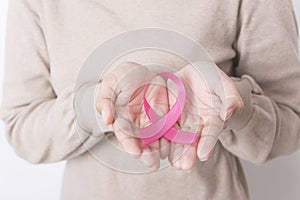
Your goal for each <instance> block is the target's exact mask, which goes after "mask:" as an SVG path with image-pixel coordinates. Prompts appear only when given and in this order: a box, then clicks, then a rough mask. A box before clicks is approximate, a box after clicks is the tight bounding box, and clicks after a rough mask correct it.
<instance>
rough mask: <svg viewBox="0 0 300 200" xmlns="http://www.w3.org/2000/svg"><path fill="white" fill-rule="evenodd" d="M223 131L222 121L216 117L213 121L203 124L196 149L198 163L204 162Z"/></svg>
mask: <svg viewBox="0 0 300 200" xmlns="http://www.w3.org/2000/svg"><path fill="white" fill-rule="evenodd" d="M222 129H223V121H222V120H221V119H220V118H219V117H218V116H217V117H215V119H214V120H212V121H210V122H207V123H205V125H204V127H203V129H202V131H201V135H200V139H199V142H198V147H197V155H198V158H199V160H200V161H206V160H207V159H208V158H209V156H210V155H211V154H212V151H213V149H214V147H215V145H216V143H217V141H218V138H219V135H220V134H221V132H222Z"/></svg>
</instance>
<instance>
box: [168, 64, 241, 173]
mask: <svg viewBox="0 0 300 200" xmlns="http://www.w3.org/2000/svg"><path fill="white" fill-rule="evenodd" d="M216 70H217V73H218V74H217V76H216V77H217V80H209V81H210V82H213V84H211V85H210V87H209V86H208V85H207V83H206V80H205V78H204V77H206V78H209V76H207V75H206V74H200V73H199V71H198V70H196V69H195V67H193V66H192V65H187V66H185V67H184V68H182V69H181V70H179V71H178V72H176V73H175V74H176V75H177V76H178V77H180V78H181V79H182V81H183V82H184V85H185V88H186V104H185V107H184V109H183V113H182V115H181V118H180V119H179V121H178V128H180V129H183V130H185V131H189V132H194V133H199V134H200V137H199V138H200V139H199V141H197V142H195V143H194V144H192V145H182V144H175V143H171V148H170V155H169V161H170V163H172V165H173V166H174V167H175V168H177V169H178V170H190V169H192V167H193V166H194V163H195V160H196V158H197V156H198V158H199V159H200V160H201V161H205V160H207V159H208V157H209V156H210V155H211V154H212V151H213V149H214V146H215V144H216V143H217V141H218V137H219V135H220V134H221V132H222V130H223V127H224V123H225V122H226V121H227V120H228V119H229V118H230V117H231V116H232V114H233V113H234V112H236V111H239V110H241V109H242V108H243V106H244V104H243V101H242V99H241V97H240V95H239V93H238V91H237V90H236V88H235V86H234V84H233V81H232V80H231V79H230V78H229V77H228V76H227V75H226V74H225V73H224V72H223V71H221V70H220V69H219V68H218V67H216ZM214 79H215V78H214ZM212 86H213V87H212ZM173 91H176V89H175V87H174V84H173V83H172V82H171V81H168V96H169V105H170V106H172V105H173V104H174V103H175V101H176V95H174V92H173Z"/></svg>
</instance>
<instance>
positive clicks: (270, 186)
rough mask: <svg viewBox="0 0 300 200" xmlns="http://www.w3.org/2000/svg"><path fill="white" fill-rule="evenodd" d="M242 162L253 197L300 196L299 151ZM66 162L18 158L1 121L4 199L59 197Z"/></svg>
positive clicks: (2, 9)
mask: <svg viewBox="0 0 300 200" xmlns="http://www.w3.org/2000/svg"><path fill="white" fill-rule="evenodd" d="M7 1H8V0H0V101H1V98H2V82H3V70H4V69H3V65H4V57H3V56H4V53H3V50H4V37H5V35H4V34H5V26H6V25H5V21H6V19H5V18H6V9H7ZM20 1H21V0H20ZM294 5H295V7H296V14H298V15H299V16H300V2H299V1H296V0H294ZM299 21H300V20H299ZM299 27H300V25H299ZM299 67H300V66H299ZM243 165H244V167H245V171H246V174H247V178H248V182H249V188H250V192H251V196H252V198H251V199H253V200H270V199H272V200H282V199H286V200H298V199H300V151H298V152H297V153H295V154H293V155H291V156H289V157H285V158H278V159H276V160H274V161H271V162H269V163H267V164H264V165H262V166H260V167H257V166H254V165H251V164H249V163H246V162H243ZM63 166H64V163H63V162H62V163H57V164H51V165H30V164H28V163H26V162H25V161H23V160H22V159H20V158H18V157H17V156H16V155H15V154H14V152H13V150H12V149H11V148H10V146H9V145H8V143H7V141H6V139H5V134H4V128H3V124H2V122H0V199H1V200H40V199H43V200H57V199H59V195H60V187H61V180H62V174H63Z"/></svg>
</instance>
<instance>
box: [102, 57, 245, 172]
mask: <svg viewBox="0 0 300 200" xmlns="http://www.w3.org/2000/svg"><path fill="white" fill-rule="evenodd" d="M216 69H217V78H216V80H214V83H215V84H214V86H213V87H208V85H207V83H206V80H205V78H204V77H206V76H205V74H201V73H199V71H197V70H196V69H195V68H194V67H193V66H192V65H187V66H185V67H183V68H182V69H180V70H179V71H177V72H175V74H176V75H177V76H178V77H180V78H181V80H182V81H183V83H184V85H185V89H186V104H185V106H184V109H183V112H182V115H181V117H180V119H179V120H178V122H177V124H176V125H175V127H176V128H178V129H182V130H185V131H189V132H193V133H195V134H200V137H199V140H197V141H195V142H194V143H193V144H184V145H183V144H176V143H173V142H169V141H167V140H166V139H164V138H161V139H160V140H159V141H156V142H153V143H151V144H150V145H148V146H143V145H142V143H141V140H140V139H139V138H138V133H137V130H136V129H133V128H132V127H133V126H132V123H133V122H134V123H135V125H136V126H138V127H145V126H147V125H149V124H150V121H149V119H148V118H147V115H146V113H145V112H144V111H143V109H142V107H143V89H142V86H143V85H144V84H145V82H146V81H147V80H150V79H151V78H152V77H153V76H154V73H153V72H151V71H150V70H149V69H148V68H146V67H144V66H142V65H139V64H137V63H132V62H125V63H121V64H120V65H118V66H117V67H116V68H115V69H114V70H112V71H110V72H108V74H106V75H105V76H104V77H103V80H102V83H101V92H100V94H99V96H98V98H97V110H98V112H99V113H100V114H102V117H103V120H104V123H106V124H112V125H113V129H114V132H115V135H116V138H117V139H118V141H119V142H120V144H121V145H122V146H123V148H124V150H125V151H127V152H128V153H130V154H133V155H134V156H135V157H136V158H137V159H139V160H140V161H141V162H142V163H143V164H144V165H145V166H147V167H148V168H150V169H153V170H156V169H158V168H159V163H160V158H166V157H168V160H169V162H170V163H171V165H172V166H173V167H175V168H176V169H178V170H191V169H192V168H193V166H194V164H195V161H196V159H197V157H198V158H199V159H200V160H201V161H205V160H207V159H208V158H209V156H210V155H211V154H212V152H213V148H214V146H215V144H216V143H217V141H218V137H219V135H220V134H221V133H222V130H223V128H224V124H226V121H227V120H228V119H229V118H230V117H231V116H232V114H233V113H234V112H238V111H240V110H241V109H242V108H243V101H242V99H241V97H240V95H239V93H238V92H237V90H236V88H235V86H234V84H233V81H232V80H231V79H230V78H229V77H228V76H227V75H226V74H225V73H224V72H223V71H221V70H219V69H218V68H217V67H216ZM154 82H155V84H151V85H150V87H149V89H148V92H147V99H148V101H149V102H150V104H152V105H156V106H155V108H154V109H155V111H156V112H158V114H160V115H163V114H165V113H166V112H167V111H168V110H169V108H170V107H172V105H173V104H174V103H175V101H176V94H175V93H176V92H175V91H176V87H175V86H174V84H173V82H172V81H170V80H168V81H167V82H165V81H164V80H163V79H161V78H159V77H158V78H155V81H154ZM126 109H127V110H126ZM128 110H129V114H126V113H128Z"/></svg>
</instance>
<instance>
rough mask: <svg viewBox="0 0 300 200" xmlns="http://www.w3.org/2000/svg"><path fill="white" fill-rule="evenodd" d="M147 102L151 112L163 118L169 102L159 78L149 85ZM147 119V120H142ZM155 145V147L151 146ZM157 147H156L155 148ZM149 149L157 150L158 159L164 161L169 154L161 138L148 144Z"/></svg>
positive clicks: (164, 83)
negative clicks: (151, 109)
mask: <svg viewBox="0 0 300 200" xmlns="http://www.w3.org/2000/svg"><path fill="white" fill-rule="evenodd" d="M146 96H147V100H148V102H149V103H150V105H151V107H152V108H153V110H154V111H155V112H156V113H157V114H158V115H159V116H161V117H162V116H163V115H164V114H166V113H167V112H168V110H169V100H168V93H167V87H166V82H165V80H164V79H162V78H161V77H155V78H154V79H153V80H152V82H151V84H150V85H149V88H148V92H147V94H146ZM142 119H147V120H146V122H144V123H146V124H147V121H148V120H149V119H148V118H142ZM152 145H155V146H152ZM156 145H157V146H156ZM150 148H152V149H153V148H154V149H155V148H158V150H159V155H160V158H162V159H165V158H166V157H167V156H168V154H169V141H168V140H166V139H165V138H161V139H160V140H159V141H158V143H152V144H150Z"/></svg>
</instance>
